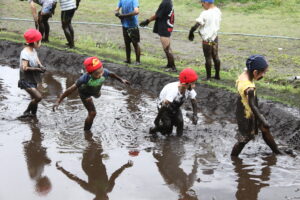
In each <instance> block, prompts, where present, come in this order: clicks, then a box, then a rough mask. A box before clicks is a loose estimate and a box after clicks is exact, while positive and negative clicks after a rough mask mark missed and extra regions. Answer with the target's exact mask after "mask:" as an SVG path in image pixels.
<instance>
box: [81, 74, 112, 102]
mask: <svg viewBox="0 0 300 200" xmlns="http://www.w3.org/2000/svg"><path fill="white" fill-rule="evenodd" d="M109 74H110V71H109V70H107V69H104V73H103V75H102V76H101V77H100V78H98V79H94V78H93V77H92V76H91V75H90V74H88V73H86V74H83V75H82V76H81V77H80V78H79V79H78V80H77V81H76V83H75V84H76V86H77V88H78V92H79V96H80V97H81V98H82V99H87V98H89V97H91V96H93V97H96V98H98V97H99V96H100V90H101V87H102V85H103V83H104V81H105V80H106V79H107V78H108V77H109Z"/></svg>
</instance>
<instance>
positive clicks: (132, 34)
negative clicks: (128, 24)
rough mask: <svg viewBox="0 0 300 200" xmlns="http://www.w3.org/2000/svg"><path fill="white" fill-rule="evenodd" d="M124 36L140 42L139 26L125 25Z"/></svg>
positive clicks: (129, 39)
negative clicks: (129, 26)
mask: <svg viewBox="0 0 300 200" xmlns="http://www.w3.org/2000/svg"><path fill="white" fill-rule="evenodd" d="M123 36H124V39H125V41H131V42H133V43H139V42H140V30H139V28H138V27H135V28H125V27H123Z"/></svg>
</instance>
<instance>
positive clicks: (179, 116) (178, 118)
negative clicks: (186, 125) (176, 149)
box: [175, 109, 183, 136]
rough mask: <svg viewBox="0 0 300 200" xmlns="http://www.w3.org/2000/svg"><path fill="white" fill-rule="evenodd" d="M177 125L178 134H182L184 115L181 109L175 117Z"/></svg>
mask: <svg viewBox="0 0 300 200" xmlns="http://www.w3.org/2000/svg"><path fill="white" fill-rule="evenodd" d="M175 126H176V127H177V129H176V134H177V136H182V133H183V117H182V112H181V110H180V109H179V111H178V112H177V114H176V117H175Z"/></svg>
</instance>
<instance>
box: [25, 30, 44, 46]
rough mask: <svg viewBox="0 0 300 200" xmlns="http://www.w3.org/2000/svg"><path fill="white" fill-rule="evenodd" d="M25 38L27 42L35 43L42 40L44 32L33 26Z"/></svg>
mask: <svg viewBox="0 0 300 200" xmlns="http://www.w3.org/2000/svg"><path fill="white" fill-rule="evenodd" d="M24 38H25V40H26V43H33V42H37V41H40V40H41V39H42V34H41V33H40V32H39V31H38V30H36V29H32V28H31V29H28V30H27V31H26V32H25V33H24Z"/></svg>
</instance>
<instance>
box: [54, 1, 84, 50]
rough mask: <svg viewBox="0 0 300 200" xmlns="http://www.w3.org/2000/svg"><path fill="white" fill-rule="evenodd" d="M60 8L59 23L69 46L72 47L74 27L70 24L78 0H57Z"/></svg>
mask: <svg viewBox="0 0 300 200" xmlns="http://www.w3.org/2000/svg"><path fill="white" fill-rule="evenodd" d="M59 2H60V8H61V25H62V29H63V31H64V34H65V36H66V39H67V41H68V43H67V44H66V45H67V46H68V47H70V48H74V47H75V45H74V29H73V26H72V18H73V16H74V13H75V11H76V10H77V9H78V6H79V3H80V0H59Z"/></svg>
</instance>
